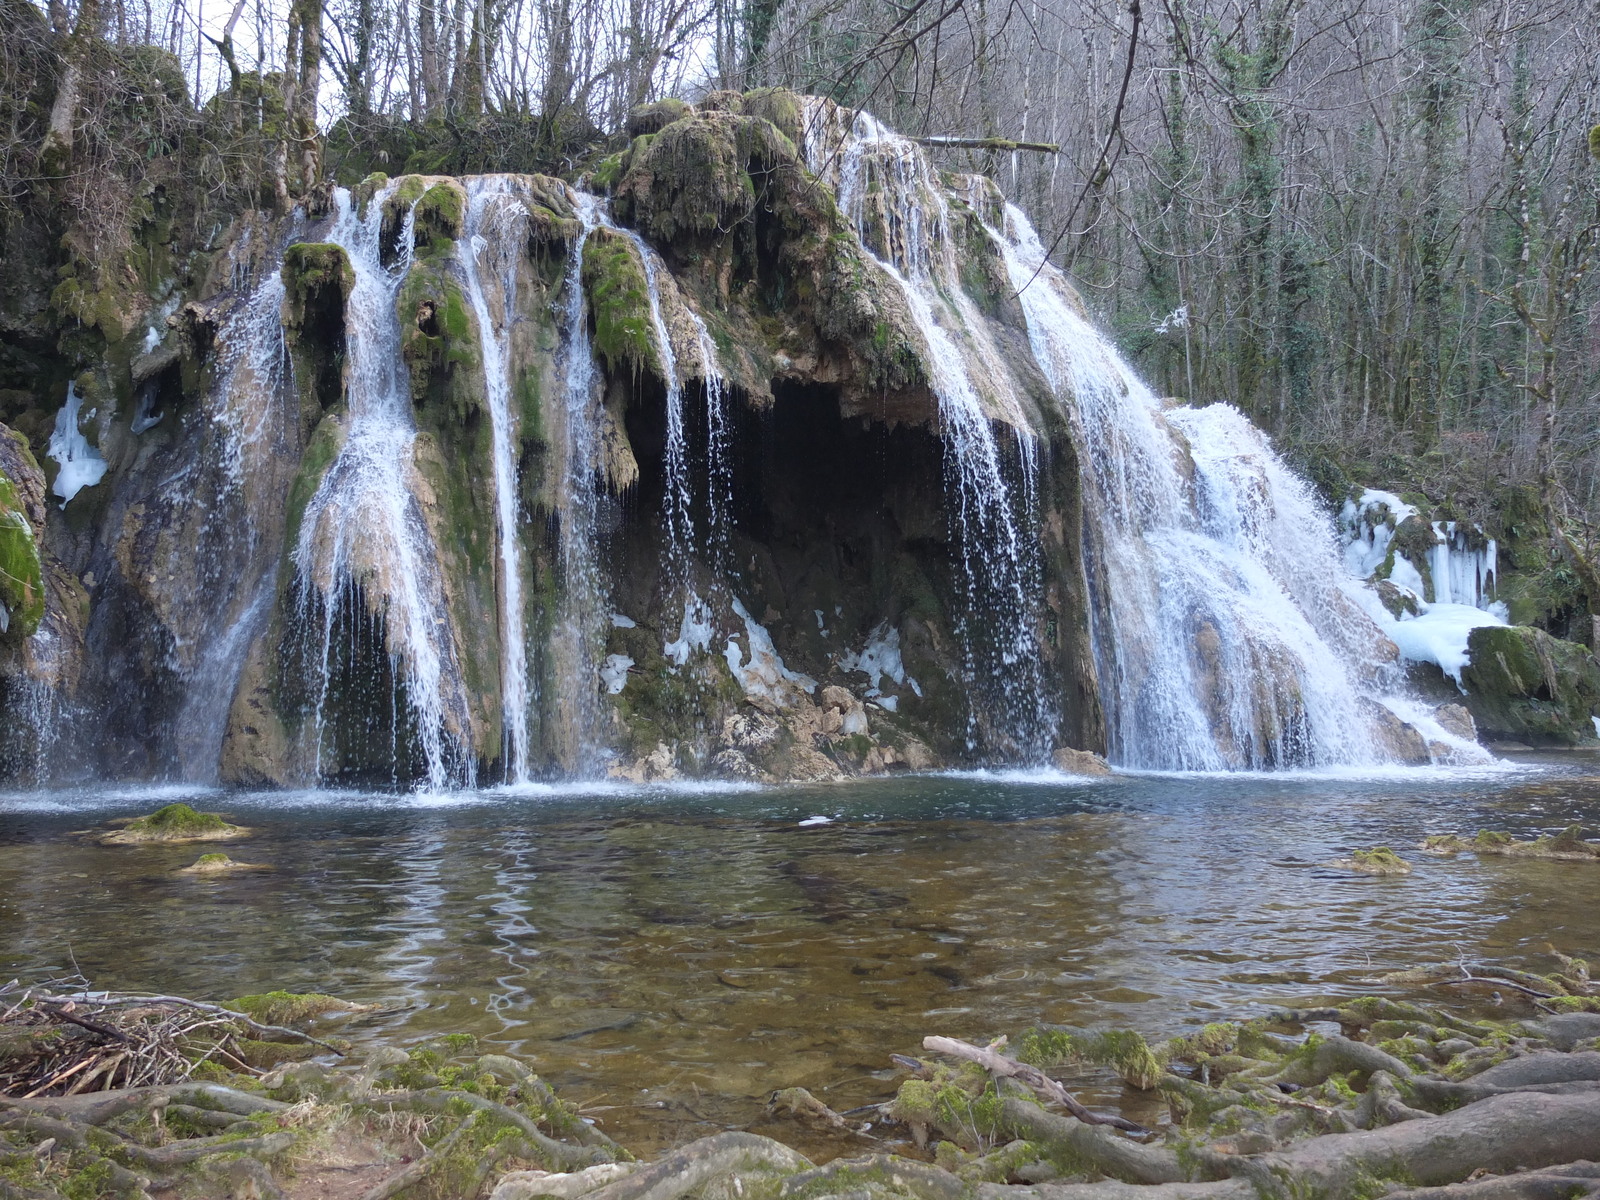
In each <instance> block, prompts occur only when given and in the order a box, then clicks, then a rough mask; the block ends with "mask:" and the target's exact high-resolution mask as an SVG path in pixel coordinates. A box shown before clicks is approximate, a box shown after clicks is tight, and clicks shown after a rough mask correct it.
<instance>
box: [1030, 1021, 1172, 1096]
mask: <svg viewBox="0 0 1600 1200" xmlns="http://www.w3.org/2000/svg"><path fill="white" fill-rule="evenodd" d="M1017 1057H1018V1058H1019V1059H1021V1060H1022V1061H1023V1062H1026V1063H1032V1064H1033V1065H1034V1066H1037V1067H1045V1066H1053V1065H1058V1064H1061V1063H1071V1062H1084V1063H1094V1064H1096V1065H1099V1066H1106V1067H1110V1068H1111V1069H1112V1070H1114V1071H1115V1072H1116V1073H1117V1074H1118V1075H1120V1076H1122V1078H1123V1080H1124V1081H1125V1082H1126V1083H1128V1084H1129V1085H1130V1086H1132V1087H1136V1088H1142V1089H1148V1088H1153V1087H1155V1086H1156V1085H1157V1084H1158V1083H1159V1082H1160V1081H1161V1077H1162V1075H1164V1074H1165V1073H1166V1066H1165V1064H1164V1063H1162V1061H1161V1060H1160V1059H1159V1058H1157V1057H1156V1055H1155V1052H1154V1051H1152V1050H1151V1049H1150V1045H1149V1043H1148V1042H1146V1041H1145V1040H1144V1038H1143V1037H1141V1036H1140V1035H1139V1034H1138V1033H1135V1032H1134V1031H1133V1030H1131V1029H1107V1030H1101V1031H1099V1032H1093V1033H1086V1032H1082V1031H1070V1030H1059V1029H1035V1030H1030V1031H1029V1032H1028V1033H1027V1034H1026V1035H1025V1036H1024V1037H1023V1039H1022V1047H1021V1049H1020V1051H1019V1052H1018V1054H1017Z"/></svg>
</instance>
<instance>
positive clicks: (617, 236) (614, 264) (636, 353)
mask: <svg viewBox="0 0 1600 1200" xmlns="http://www.w3.org/2000/svg"><path fill="white" fill-rule="evenodd" d="M583 289H584V291H585V292H586V293H587V294H588V297H589V312H590V314H591V316H592V317H593V320H594V346H595V349H596V350H598V351H599V352H600V355H601V357H603V358H604V359H605V361H606V366H607V368H608V369H609V370H611V371H612V372H614V373H620V372H623V371H629V372H635V373H637V372H638V371H640V370H649V371H653V372H655V373H656V374H657V375H660V374H661V373H662V367H661V360H660V356H659V354H658V353H657V350H656V344H655V337H654V335H653V333H652V331H651V321H650V283H649V280H648V279H647V278H646V277H645V273H644V264H643V263H642V262H641V261H640V260H639V252H638V251H637V250H636V249H635V248H634V245H633V243H632V241H630V240H629V238H628V237H627V236H626V235H624V234H621V233H617V232H615V231H613V230H610V229H596V230H595V231H594V232H593V233H591V234H590V235H589V239H588V241H586V242H585V243H584V246H583Z"/></svg>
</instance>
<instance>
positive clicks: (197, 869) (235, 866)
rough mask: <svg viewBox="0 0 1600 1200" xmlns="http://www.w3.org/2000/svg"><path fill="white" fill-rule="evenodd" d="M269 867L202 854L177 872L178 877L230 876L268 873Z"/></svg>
mask: <svg viewBox="0 0 1600 1200" xmlns="http://www.w3.org/2000/svg"><path fill="white" fill-rule="evenodd" d="M270 870H272V868H271V867H268V866H263V865H262V864H261V863H247V862H235V861H234V860H233V859H231V858H229V857H228V856H227V855H226V854H202V855H201V856H200V857H199V858H197V859H195V860H194V862H192V863H191V864H189V865H188V866H187V867H183V868H181V869H180V870H179V871H178V874H179V875H232V874H236V873H238V872H241V871H245V872H248V871H270Z"/></svg>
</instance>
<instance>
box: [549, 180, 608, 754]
mask: <svg viewBox="0 0 1600 1200" xmlns="http://www.w3.org/2000/svg"><path fill="white" fill-rule="evenodd" d="M573 208H574V211H575V212H576V214H577V217H578V221H579V224H580V226H581V231H580V233H579V235H578V237H577V238H575V239H574V240H573V244H572V247H571V256H570V258H569V259H568V261H567V272H566V279H565V281H564V283H563V287H564V288H565V304H566V308H565V312H564V313H563V317H564V321H563V324H564V326H565V333H564V338H563V350H562V353H563V355H564V358H565V361H564V364H563V365H564V370H563V383H564V389H563V390H564V392H565V396H564V404H563V406H562V409H561V415H562V418H563V420H564V422H565V441H566V448H565V453H563V454H562V455H561V456H560V480H559V483H558V486H557V491H556V495H557V503H558V504H559V505H560V506H561V564H562V579H563V589H562V598H561V611H560V614H559V617H558V619H557V624H556V628H555V630H554V632H553V641H554V643H555V644H554V645H553V646H552V651H553V653H554V656H555V663H556V670H555V688H556V692H557V695H558V699H559V702H560V704H559V707H560V713H559V717H560V719H561V721H562V722H563V725H564V728H565V731H566V732H565V738H564V740H565V742H566V745H567V753H566V757H567V758H568V759H569V762H570V766H571V769H573V770H574V771H575V772H576V773H578V774H580V775H586V774H593V773H595V772H596V771H597V770H598V768H599V767H600V765H601V762H602V755H601V750H600V738H599V728H600V704H599V697H598V693H597V690H596V680H597V678H598V675H599V670H600V666H599V651H600V650H601V649H602V648H603V645H604V638H605V632H604V628H605V627H604V622H605V621H606V619H607V613H608V611H609V608H608V606H607V604H606V602H605V600H606V586H605V580H604V578H603V577H602V575H601V571H600V564H599V561H598V544H597V542H598V525H599V505H600V489H601V483H600V472H599V466H598V464H599V455H600V446H601V425H600V422H601V413H600V402H601V383H602V381H601V377H600V370H599V367H598V365H597V364H596V362H595V358H594V347H593V345H592V344H591V343H590V340H589V323H588V315H587V309H586V306H585V301H584V292H583V251H584V246H585V245H586V244H587V243H588V240H589V236H590V234H592V233H593V232H594V231H595V230H596V229H597V228H599V227H600V225H601V224H603V223H604V212H603V209H602V207H601V202H600V201H599V200H597V199H596V198H595V197H593V196H590V195H588V194H587V193H584V192H574V193H573Z"/></svg>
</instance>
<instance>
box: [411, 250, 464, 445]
mask: <svg viewBox="0 0 1600 1200" xmlns="http://www.w3.org/2000/svg"><path fill="white" fill-rule="evenodd" d="M398 306H399V309H400V314H401V320H402V321H403V322H404V328H403V332H402V334H401V338H400V353H401V354H402V355H403V356H404V357H405V360H406V366H407V367H408V368H410V373H411V397H412V400H413V401H414V402H416V403H417V404H418V405H419V406H432V407H435V408H437V407H439V406H441V405H442V406H444V407H446V408H447V409H448V410H449V411H448V419H449V421H450V422H453V423H455V424H461V423H464V422H465V421H467V420H468V419H469V418H470V417H472V416H474V415H475V414H477V413H478V412H479V411H481V410H482V408H483V402H484V396H483V389H482V388H481V387H478V386H469V387H456V386H453V385H454V383H455V382H456V378H457V376H458V374H459V373H461V372H471V371H475V370H476V369H477V367H478V361H479V353H480V346H479V340H478V332H477V325H476V322H475V321H474V319H473V316H472V310H471V308H470V306H469V304H468V301H467V298H466V294H465V293H463V292H462V290H461V286H460V284H458V283H456V281H455V280H454V279H452V278H451V277H450V276H449V275H448V274H446V273H445V272H444V271H443V270H440V269H438V268H437V267H436V266H435V265H431V264H429V263H422V262H419V263H417V264H415V265H413V267H412V268H411V273H410V274H409V275H407V276H406V281H405V283H404V285H403V286H402V287H401V290H400V299H399V301H398ZM437 423H440V424H442V422H437Z"/></svg>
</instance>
